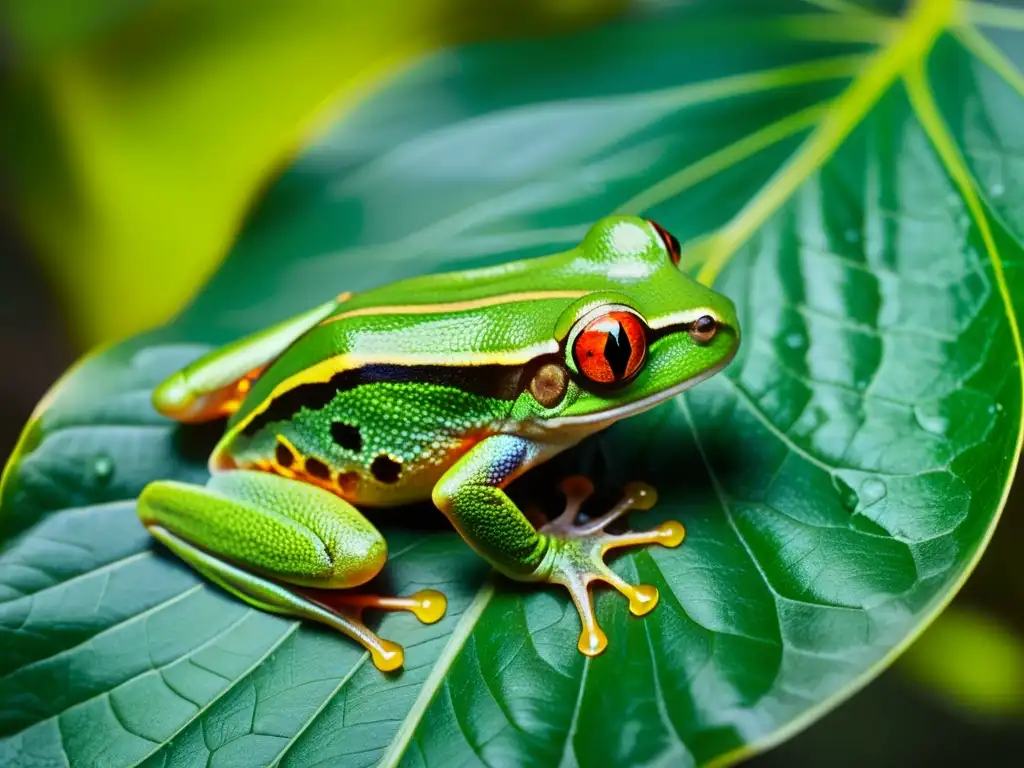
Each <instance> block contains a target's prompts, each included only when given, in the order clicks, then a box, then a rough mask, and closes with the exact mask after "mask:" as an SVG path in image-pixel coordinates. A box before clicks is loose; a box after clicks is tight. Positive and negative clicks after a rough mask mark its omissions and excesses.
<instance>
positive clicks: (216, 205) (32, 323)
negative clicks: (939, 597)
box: [0, 0, 1024, 766]
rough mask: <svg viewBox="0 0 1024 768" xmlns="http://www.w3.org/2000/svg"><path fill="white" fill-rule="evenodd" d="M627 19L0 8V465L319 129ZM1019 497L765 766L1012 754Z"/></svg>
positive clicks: (426, 11) (150, 7)
mask: <svg viewBox="0 0 1024 768" xmlns="http://www.w3.org/2000/svg"><path fill="white" fill-rule="evenodd" d="M625 5H626V3H625V0H569V1H567V0H489V3H488V12H487V13H480V12H479V8H480V4H479V3H474V2H472V0H415V2H411V1H406V2H403V1H402V0H377V1H376V2H374V3H354V2H336V1H332V0H292V1H291V2H288V3H282V2H279V1H278V0H222V1H221V2H216V3H210V2H199V0H93V1H92V2H89V3H84V2H76V1H75V0H48V2H40V1H39V0H5V1H4V3H3V5H2V6H0V7H2V9H3V10H2V14H3V15H2V21H0V23H2V30H3V38H2V41H3V54H4V55H3V59H2V61H0V66H2V68H3V69H2V71H0V158H2V165H0V174H2V175H0V184H2V185H3V186H2V191H3V196H2V202H3V214H4V220H3V221H4V225H3V233H2V234H3V239H2V241H0V248H2V252H0V276H2V285H0V322H2V325H0V354H2V355H3V357H4V359H5V361H6V363H5V365H4V368H5V371H6V375H5V376H4V377H3V379H4V381H3V382H0V395H2V397H3V401H4V402H3V404H2V406H0V408H2V409H3V410H2V412H0V455H2V456H4V457H6V455H7V453H8V452H9V451H10V449H11V447H12V446H13V443H14V439H15V437H16V433H17V430H18V429H20V426H21V425H22V424H23V423H24V421H25V420H26V418H27V417H28V413H29V410H30V409H31V407H32V406H33V405H34V403H35V402H36V401H38V399H39V398H40V397H41V396H42V394H43V392H44V391H45V389H46V388H47V387H48V385H49V384H50V383H51V382H52V381H53V379H54V378H55V377H56V376H57V375H58V374H59V373H60V372H61V371H62V370H63V369H64V368H65V367H66V366H67V365H68V364H69V363H70V362H71V361H72V359H73V358H74V357H76V356H77V355H78V354H80V353H82V352H84V351H86V350H88V349H89V348H91V347H93V346H95V345H98V344H103V343H106V342H109V341H113V340H116V339H119V338H122V337H124V336H127V335H130V334H132V333H135V332H138V331H140V330H144V329H146V328H150V327H153V326H155V325H158V324H160V323H161V322H163V321H165V320H166V319H168V318H169V317H170V316H172V315H173V314H174V313H175V312H176V311H177V310H179V309H180V308H181V307H182V306H183V305H184V304H185V303H187V302H188V301H189V298H190V297H191V295H192V294H193V292H194V291H195V290H196V289H197V288H198V287H199V286H200V285H202V284H203V282H204V281H205V279H206V278H207V276H208V275H209V274H210V273H211V272H212V271H213V270H214V269H215V268H216V266H217V264H218V262H219V260H220V258H221V257H222V256H223V255H224V253H225V252H226V250H227V249H228V247H229V246H230V244H231V241H232V238H233V236H234V234H235V232H236V231H237V229H238V227H239V226H240V223H241V221H242V220H243V218H244V216H245V213H246V211H247V208H248V206H249V205H250V203H251V202H252V201H253V199H254V198H255V197H256V196H257V195H258V194H259V191H260V189H261V187H262V185H264V184H265V183H266V181H267V180H268V179H269V178H271V177H272V175H273V173H274V171H275V169H277V168H279V167H280V166H281V164H282V163H284V162H286V161H287V159H288V158H289V156H290V155H291V153H292V152H293V151H294V150H295V148H296V147H297V146H298V145H299V144H300V143H301V142H302V140H303V139H304V138H305V137H307V136H309V135H310V134H311V132H313V131H315V130H316V129H317V127H318V126H319V125H320V124H321V121H322V120H323V118H324V115H325V114H327V112H328V111H329V112H330V113H331V114H335V110H337V109H338V108H339V107H340V108H345V107H346V106H349V105H351V104H353V103H355V102H356V101H358V99H359V98H360V96H361V95H362V94H365V93H367V92H369V91H371V90H372V89H373V88H374V86H375V85H376V84H378V83H380V82H382V81H383V80H385V79H386V78H388V77H389V76H391V75H393V74H394V73H395V72H396V71H398V70H400V69H401V67H402V66H403V65H405V64H407V63H409V62H411V61H413V60H415V58H416V57H417V56H419V55H421V54H423V53H425V52H427V51H430V50H433V49H436V48H439V47H443V46H447V45H451V44H455V43H461V42H466V41H473V40H480V39H489V38H494V37H498V36H518V35H530V36H537V35H552V34H558V33H559V32H560V31H563V30H566V29H571V28H574V27H576V26H579V25H586V24H591V23H594V22H595V21H598V20H601V19H606V18H608V17H609V16H611V15H613V14H615V13H617V12H619V11H621V10H622V8H623V7H624V6H625ZM1020 496H1021V492H1020V489H1019V487H1018V488H1017V489H1016V490H1015V492H1014V494H1013V496H1012V497H1011V500H1010V504H1009V506H1008V514H1007V515H1005V516H1004V522H1003V523H1002V525H1001V529H1000V531H999V533H997V535H996V537H995V541H994V543H993V544H992V546H991V548H990V550H989V552H988V554H987V555H986V556H985V558H984V559H983V561H982V563H981V566H980V567H979V569H978V571H977V572H976V574H975V575H974V576H973V578H972V579H971V580H970V581H969V582H968V585H967V587H966V589H965V590H964V591H963V593H962V594H961V595H960V596H959V597H958V598H957V599H956V600H955V601H954V603H953V605H952V606H951V608H950V610H948V611H947V612H946V613H945V614H944V615H943V617H942V618H940V620H939V621H938V622H937V623H936V624H935V625H934V626H933V627H932V628H931V629H930V630H928V631H927V632H926V633H925V634H924V636H923V637H922V638H921V639H920V640H919V641H918V642H917V643H916V644H915V645H914V646H913V647H912V648H911V649H910V651H908V652H907V654H906V655H905V656H904V657H903V659H902V660H901V661H900V662H899V663H898V664H897V666H896V667H895V668H894V669H893V670H891V671H890V672H888V673H886V674H885V675H883V677H882V678H880V679H879V680H878V681H876V682H875V683H873V684H872V685H870V686H869V688H868V689H867V690H866V691H864V692H863V693H862V694H860V695H859V696H857V697H855V698H854V699H853V700H852V701H850V702H849V703H847V704H846V705H844V706H842V707H840V709H839V710H837V711H836V712H834V713H833V714H831V715H829V716H828V717H826V718H825V719H824V720H823V721H821V722H820V723H818V724H817V725H815V726H814V727H812V728H811V729H810V730H809V731H808V732H807V733H805V734H803V735H801V736H800V737H798V738H797V739H795V740H794V741H792V742H791V743H789V744H787V745H784V746H783V747H781V748H780V749H778V750H776V751H774V752H772V753H770V754H768V755H765V756H763V757H761V758H757V760H756V761H755V762H758V763H760V764H762V765H796V764H801V765H821V764H826V763H827V764H832V765H859V764H863V762H865V761H867V760H871V761H872V762H874V763H875V764H877V765H881V766H889V765H893V766H895V765H908V764H912V763H917V762H921V763H926V762H941V763H943V764H945V763H948V762H956V761H957V755H959V754H961V753H960V752H958V749H960V748H961V746H962V747H963V752H962V754H963V759H965V760H966V759H971V760H979V759H983V758H985V757H989V758H993V759H994V758H996V757H997V756H999V755H1002V754H1004V753H1007V754H1009V753H1012V751H1016V752H1017V753H1018V754H1019V753H1020V751H1021V749H1022V748H1024V641H1022V639H1021V638H1022V632H1024V607H1022V606H1024V600H1022V598H1024V573H1022V571H1021V569H1020V568H1019V566H1018V565H1017V563H1016V562H1015V561H1016V556H1017V553H1016V550H1015V545H1016V542H1017V541H1019V540H1020V533H1021V528H1022V525H1021V522H1020V519H1019V518H1020V516H1019V515H1017V514H1013V512H1014V510H1018V509H1020V508H1021V505H1020ZM880 723H884V724H885V731H884V732H880V731H879V730H878V728H879V724H880ZM958 745H960V746H958Z"/></svg>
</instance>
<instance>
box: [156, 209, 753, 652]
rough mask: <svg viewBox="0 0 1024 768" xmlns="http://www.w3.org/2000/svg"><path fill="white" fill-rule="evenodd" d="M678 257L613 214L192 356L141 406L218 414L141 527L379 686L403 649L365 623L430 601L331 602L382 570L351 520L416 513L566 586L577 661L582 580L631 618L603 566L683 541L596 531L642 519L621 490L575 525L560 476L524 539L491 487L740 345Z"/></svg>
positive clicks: (634, 493)
mask: <svg viewBox="0 0 1024 768" xmlns="http://www.w3.org/2000/svg"><path fill="white" fill-rule="evenodd" d="M679 259H680V251H679V242H678V241H677V240H676V239H675V238H674V237H673V236H672V235H671V234H669V233H668V232H667V231H666V230H665V229H663V228H662V227H660V226H659V225H657V224H656V223H654V222H653V221H650V220H647V219H643V218H639V217H635V216H611V217H607V218H604V219H602V220H600V221H598V222H597V223H596V224H594V225H593V226H592V227H591V229H590V230H589V231H588V233H587V234H586V236H585V237H584V239H583V241H582V242H581V243H580V244H579V245H578V246H576V247H575V248H572V249H571V250H568V251H565V252H562V253H557V254H554V255H550V256H543V257H538V258H533V259H527V260H523V261H518V262H513V263H508V264H503V265H499V266H495V267H488V268H480V269H472V270H468V271H463V272H455V273H449V274H437V275H430V276H424V277H416V278H412V279H407V280H403V281H400V282H397V283H394V284H392V285H388V286H384V287H380V288H376V289H373V290H369V291H367V292H365V293H362V294H358V295H350V294H343V295H341V296H339V297H337V298H336V299H334V300H332V301H329V302H327V303H325V304H323V305H321V306H318V307H316V308H314V309H312V310H309V311H307V312H305V313H303V314H301V315H299V316H297V317H294V318H292V319H289V320H286V321H284V322H281V323H279V324H277V325H274V326H272V327H270V328H267V329H265V330H263V331H260V332H258V333H256V334H254V335H252V336H249V337H247V338H243V339H241V340H239V341H236V342H234V343H232V344H229V345H228V346H226V347H224V348H222V349H219V350H215V351H213V352H210V353H209V354H207V355H205V356H204V357H201V358H200V359H198V360H196V361H195V362H193V363H192V364H190V365H189V366H187V367H186V368H184V369H183V370H181V371H179V372H177V373H175V374H173V375H172V376H171V377H170V378H169V379H167V380H166V381H165V382H163V383H162V384H161V385H160V386H159V387H158V388H157V389H156V390H155V392H154V404H155V406H156V408H157V410H159V411H160V412H161V413H163V414H165V415H166V416H169V417H171V418H173V419H176V420H178V421H181V422H202V421H209V420H213V419H218V418H223V417H225V416H227V417H228V421H227V428H226V432H225V434H224V435H223V437H222V439H221V440H220V442H219V443H218V444H217V446H216V447H215V448H214V450H213V453H212V455H211V457H210V460H209V468H210V473H211V478H210V480H209V482H208V483H207V484H206V485H205V486H196V485H188V484H184V483H178V482H170V481H159V482H154V483H151V484H150V485H149V486H147V487H146V488H145V490H144V491H143V493H142V494H141V496H140V498H139V504H138V511H139V516H140V518H141V519H142V522H143V524H144V525H145V526H146V528H147V529H148V530H149V532H150V533H151V534H152V535H153V536H154V537H156V538H157V539H158V540H159V541H161V542H162V543H163V544H165V545H166V546H167V547H168V548H170V549H171V550H172V551H173V552H174V553H175V554H177V555H178V556H179V557H181V558H182V559H183V560H184V561H185V562H187V563H188V564H189V565H191V566H192V567H193V568H195V569H196V570H197V571H199V572H200V573H201V574H203V575H204V576H206V577H207V578H208V579H210V580H211V581H213V582H215V583H217V584H219V585H220V586H222V587H223V588H225V589H227V590H229V591H230V592H232V593H234V594H235V595H237V596H238V597H239V598H241V599H243V600H245V601H247V602H249V603H250V604H252V605H254V606H257V607H258V608H260V609H263V610H267V611H273V612H276V613H279V614H284V615H288V616H294V617H301V618H306V619H311V620H315V621H319V622H321V623H323V624H326V625H328V626H331V627H333V628H335V629H337V630H340V631H341V632H343V633H344V634H346V635H348V636H349V637H351V638H353V639H354V640H356V641H357V642H359V643H361V644H362V645H363V646H364V647H365V648H366V649H367V650H368V651H369V652H370V654H371V658H372V659H373V662H374V663H375V664H376V666H377V667H378V668H380V669H382V670H392V669H396V668H398V667H400V666H401V665H402V664H403V651H402V648H401V646H399V645H398V644H396V643H393V642H391V641H388V640H385V639H382V638H380V637H378V636H377V635H376V634H374V633H373V632H372V631H371V630H370V629H369V628H368V627H367V626H366V625H365V624H364V623H363V621H362V611H363V609H365V608H380V609H404V610H409V611H412V612H413V613H414V614H415V615H416V616H417V617H419V618H420V620H422V621H425V622H432V621H437V620H438V619H440V618H441V616H442V615H443V613H444V611H445V607H446V603H445V598H444V596H443V595H441V594H440V593H438V592H434V591H429V590H428V591H424V592H418V593H416V594H414V595H411V596H408V597H393V596H391V597H389V596H374V595H369V594H365V593H363V592H361V591H354V592H348V593H346V592H344V591H343V590H349V589H351V588H353V587H357V586H360V585H362V584H364V583H366V582H367V581H369V580H370V579H371V578H373V577H374V576H375V575H376V574H377V573H378V572H379V571H380V570H381V568H383V566H384V564H385V562H386V560H387V547H386V544H385V541H384V538H383V537H382V536H381V534H380V533H379V532H378V531H377V529H376V528H375V527H374V526H373V525H372V524H371V523H370V522H369V521H368V520H367V519H366V518H365V517H364V516H363V515H362V514H361V513H360V511H359V508H372V507H390V506H394V505H400V504H405V503H408V502H413V501H417V500H424V499H428V498H429V499H432V500H433V503H434V504H435V505H436V506H437V507H438V508H439V509H440V510H441V511H442V512H443V513H444V514H445V515H446V516H447V517H448V519H449V520H450V521H451V523H452V524H453V525H454V527H455V528H456V530H458V532H459V533H460V534H461V535H462V537H463V538H464V539H465V540H466V541H467V542H468V543H469V544H470V546H472V548H473V549H474V550H475V551H476V552H477V553H479V554H480V555H481V556H482V557H484V558H486V560H488V561H489V562H490V563H491V564H492V565H493V566H494V567H495V568H496V569H497V570H499V571H500V572H502V573H504V574H506V575H507V576H509V577H511V578H513V579H517V580H521V581H528V582H548V583H553V584H560V585H562V586H563V587H565V588H566V589H567V590H568V591H569V594H570V595H571V597H572V600H573V602H574V603H575V605H576V608H577V610H578V612H579V615H580V619H581V622H582V632H581V634H580V639H579V644H578V647H579V650H580V651H581V652H582V653H584V654H587V655H596V654H599V653H601V652H602V651H603V650H604V648H605V647H606V645H607V639H606V637H605V635H604V633H603V632H602V631H601V628H600V627H599V625H598V623H597V620H596V618H595V615H594V608H593V602H592V596H591V593H590V585H591V583H592V582H594V581H602V582H605V583H607V584H609V585H611V586H612V587H614V588H615V589H617V590H618V591H619V592H621V593H622V594H623V595H625V596H626V597H627V598H628V599H629V607H630V610H631V612H632V613H633V614H634V615H643V614H646V613H647V612H648V611H650V610H651V609H653V608H654V606H655V605H656V603H657V600H658V593H657V590H656V589H655V588H654V587H652V586H648V585H638V586H634V585H631V584H629V583H627V582H625V581H624V580H623V579H622V578H620V577H619V576H618V575H617V574H616V573H615V572H614V571H612V570H611V569H610V568H609V567H608V566H607V565H606V564H605V562H604V555H605V554H606V553H607V552H608V551H609V550H612V549H616V548H619V547H626V546H633V545H645V544H660V545H662V546H666V547H675V546H678V545H679V544H680V543H681V542H682V539H683V535H684V531H683V527H682V525H681V524H680V523H678V522H666V523H662V524H660V525H658V526H657V527H655V528H654V529H652V530H647V531H640V532H631V533H622V534H611V533H607V532H605V530H604V529H605V527H606V526H607V525H608V523H610V522H611V521H612V520H614V519H615V518H616V517H618V516H620V515H621V514H623V513H624V512H626V511H628V510H630V509H645V508H649V507H650V506H651V505H652V504H653V503H654V501H655V493H654V490H653V489H652V488H650V487H648V486H645V485H643V484H639V483H634V484H631V485H629V486H627V487H626V489H625V493H624V498H623V500H622V501H621V502H620V503H619V504H617V505H616V506H615V507H614V508H613V509H611V510H610V511H608V512H607V513H605V514H603V515H602V516H600V517H597V518H594V519H590V520H588V521H587V522H584V523H581V524H577V521H576V513H577V510H578V509H579V507H580V504H581V503H582V501H583V500H584V499H585V498H586V496H587V495H588V494H589V493H590V492H591V490H592V486H590V484H589V482H588V481H586V480H584V479H582V478H569V479H567V480H566V481H563V483H562V490H563V492H564V493H565V495H566V498H567V505H566V509H565V511H564V512H563V513H562V514H560V515H559V516H558V517H556V518H555V519H553V520H552V521H550V522H549V523H547V524H546V525H543V526H542V527H541V528H540V529H539V530H538V529H536V528H535V527H534V525H533V524H531V523H530V522H529V520H528V519H527V517H526V516H525V515H524V514H523V513H522V512H521V511H520V510H519V509H518V508H517V506H516V505H515V504H514V503H513V502H512V500H511V499H510V498H509V497H508V496H507V495H506V493H505V490H504V489H505V488H506V486H508V484H509V483H511V482H512V481H513V480H515V479H516V478H517V477H519V476H520V475H522V474H523V473H524V472H526V471H527V470H528V469H530V468H531V467H534V466H537V465H538V464H540V463H542V462H544V461H546V460H547V459H550V458H551V457H552V456H554V455H555V454H557V453H559V452H560V451H564V450H565V449H566V448H569V447H570V446H572V445H574V444H575V443H577V442H579V441H580V440H581V439H582V438H583V437H585V436H587V435H589V434H592V433H594V432H596V431H597V430H601V429H604V428H605V427H607V426H609V425H610V424H612V423H613V422H615V421H617V420H619V419H622V418H625V417H627V416H632V415H635V414H638V413H640V412H642V411H646V410H648V409H650V408H652V407H654V406H655V405H657V404H659V403H662V402H664V401H666V400H668V399H670V398H672V397H675V396H676V395H677V394H679V393H680V392H682V391H683V390H684V389H686V388H687V387H690V386H693V385H694V384H697V383H698V382H700V381H703V380H704V379H707V378H708V377H710V376H712V375H714V374H715V373H716V372H718V371H720V370H722V368H724V367H725V366H726V365H727V364H728V363H729V361H730V360H731V359H732V357H733V355H734V354H735V353H736V349H737V346H738V344H739V339H740V333H739V326H738V323H737V319H736V310H735V307H734V306H733V304H732V302H731V301H730V300H729V299H727V298H726V297H725V296H722V295H721V294H719V293H717V292H715V291H714V290H712V289H710V288H708V287H706V286H704V285H701V284H700V283H698V282H696V281H695V280H693V279H692V278H690V277H689V276H688V275H687V274H686V273H685V272H683V271H682V270H681V269H680V267H679ZM326 590H339V591H336V592H327V591H326Z"/></svg>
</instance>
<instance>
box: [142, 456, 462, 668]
mask: <svg viewBox="0 0 1024 768" xmlns="http://www.w3.org/2000/svg"><path fill="white" fill-rule="evenodd" d="M139 517H141V518H142V522H143V523H144V524H145V526H146V528H147V529H148V530H149V532H150V533H151V534H153V536H154V537H156V538H157V539H159V540H160V541H161V542H163V543H164V544H165V545H167V547H168V548H170V549H171V550H172V551H173V552H174V553H175V554H177V555H178V556H179V557H181V558H182V559H183V560H184V561H185V562H187V563H188V564H189V565H191V566H192V567H193V568H195V569H196V570H197V571H199V572H200V573H202V574H203V575H205V576H206V577H207V578H209V579H210V580H211V581H214V582H215V583H217V584H219V585H220V586H222V587H223V588H225V589H227V590H228V591H230V592H233V593H234V594H235V595H237V596H238V597H240V598H242V599H243V600H245V601H246V602H248V603H250V604H251V605H254V606H256V607H257V608H260V609H262V610H266V611H271V612H273V613H280V614H284V615H288V616H296V617H301V618H307V619H312V620H314V621H318V622H320V623H322V624H326V625H328V626H330V627H333V628H335V629H337V630H339V631H341V632H343V633H345V634H346V635H348V636H349V637H351V638H353V639H354V640H356V641H357V642H359V643H361V644H362V645H363V646H364V647H365V648H366V649H367V650H368V651H369V652H370V654H371V656H372V658H373V662H374V664H375V665H376V666H377V667H378V668H379V669H382V670H392V669H396V668H398V667H400V666H401V665H402V663H403V655H404V654H403V651H402V648H401V646H399V645H396V644H395V643H392V642H390V641H388V640H383V639H381V638H379V637H377V635H375V634H374V633H373V632H372V631H370V629H369V628H368V627H367V626H366V625H365V624H363V623H362V621H360V618H359V614H360V613H361V611H362V610H363V609H364V608H367V607H375V608H383V609H392V610H394V609H400V610H409V611H412V612H413V613H414V614H415V615H416V616H417V617H418V618H420V619H421V620H422V621H424V622H427V623H432V622H434V621H437V620H438V619H440V618H441V617H442V616H443V615H444V611H445V599H444V596H443V595H441V594H440V593H438V592H434V591H433V590H426V591H423V592H418V593H416V594H414V595H412V596H411V597H408V598H396V597H375V596H373V595H366V594H351V595H345V594H330V595H329V596H328V594H327V593H321V594H317V592H315V591H314V590H321V589H323V590H329V589H347V588H350V587H356V586H359V585H360V584H363V583H365V582H367V581H369V580H370V579H371V578H373V577H374V576H375V575H376V574H377V573H378V572H379V571H380V569H381V568H383V566H384V563H385V561H386V560H387V544H386V543H385V541H384V538H383V537H382V536H381V535H380V533H379V532H378V531H377V529H376V528H374V526H373V525H372V524H371V523H370V522H369V521H368V520H367V519H366V518H365V517H363V516H362V514H360V513H359V511H358V510H357V509H356V508H355V507H353V506H351V505H350V504H348V503H347V502H346V501H344V500H343V499H341V498H339V497H338V496H335V495H333V494H331V493H329V492H328V491H325V490H323V489H321V488H319V487H317V486H313V485H308V484H305V483H299V482H296V481H295V480H289V479H287V478H283V477H279V476H277V475H271V474H267V473H264V472H253V471H247V470H237V471H231V472H224V473H219V474H215V475H214V476H213V477H212V478H211V479H210V481H209V483H207V485H206V486H205V487H202V486H195V485H188V484H185V483H177V482H170V481H168V482H156V483H152V484H151V485H149V486H147V487H146V488H145V490H144V491H143V492H142V495H141V496H140V497H139ZM338 606H340V608H338Z"/></svg>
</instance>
